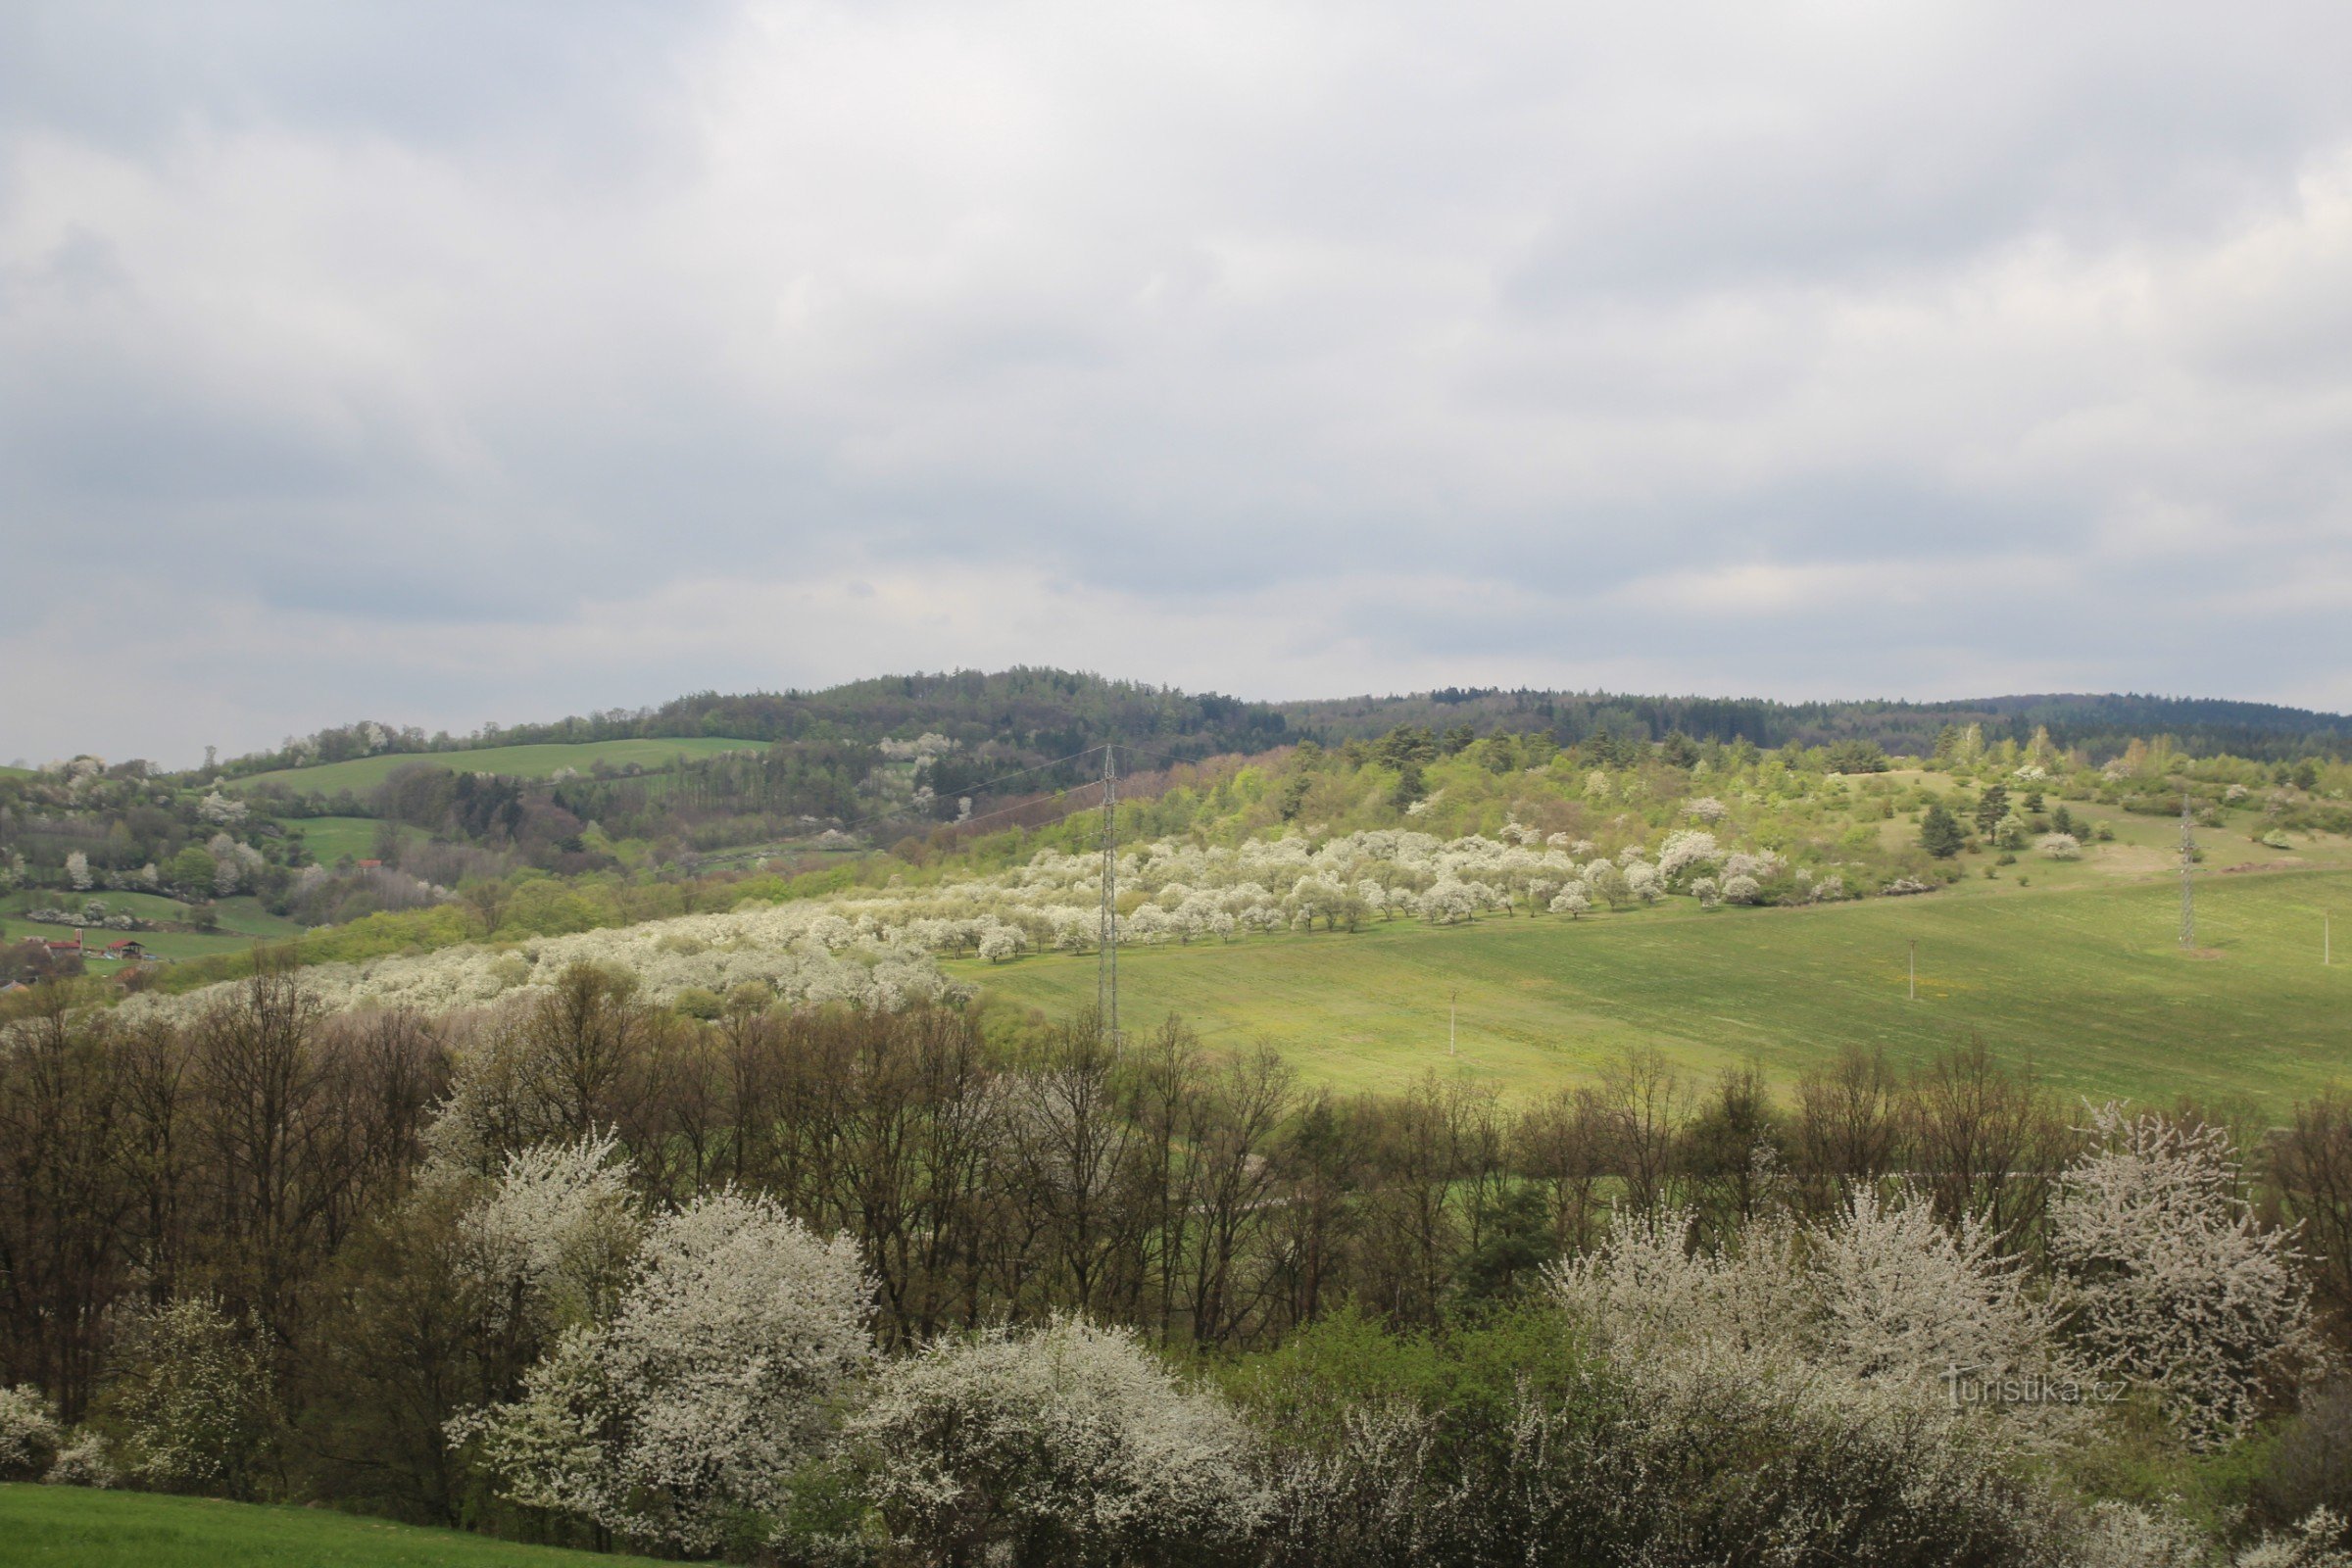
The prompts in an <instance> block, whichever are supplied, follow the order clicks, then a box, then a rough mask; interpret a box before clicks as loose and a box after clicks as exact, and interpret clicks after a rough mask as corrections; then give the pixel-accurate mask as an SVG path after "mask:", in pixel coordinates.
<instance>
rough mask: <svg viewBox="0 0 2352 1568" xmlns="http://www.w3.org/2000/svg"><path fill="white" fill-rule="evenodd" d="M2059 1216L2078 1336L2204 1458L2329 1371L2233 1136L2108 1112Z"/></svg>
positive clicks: (2296, 1276)
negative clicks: (2300, 1385) (2270, 1398)
mask: <svg viewBox="0 0 2352 1568" xmlns="http://www.w3.org/2000/svg"><path fill="white" fill-rule="evenodd" d="M2087 1131H2088V1132H2089V1133H2090V1135H2091V1137H2092V1139H2093V1146H2092V1148H2091V1150H2090V1152H2088V1153H2087V1154H2085V1155H2084V1157H2083V1158H2082V1159H2081V1160H2079V1161H2077V1162H2076V1163H2075V1165H2073V1166H2072V1167H2071V1168H2070V1169H2069V1170H2068V1172H2067V1175H2066V1179H2065V1182H2064V1185H2063V1186H2062V1188H2061V1190H2060V1192H2059V1196H2058V1198H2057V1200H2056V1201H2055V1202H2054V1203H2053V1204H2052V1205H2051V1211H2050V1222H2051V1223H2050V1255H2051V1258H2052V1260H2053V1262H2054V1263H2055V1264H2056V1266H2057V1267H2058V1269H2059V1271H2060V1273H2061V1274H2062V1276H2063V1277H2065V1278H2066V1279H2067V1280H2069V1281H2070V1282H2071V1283H2072V1286H2073V1290H2074V1298H2075V1301H2076V1305H2077V1315H2076V1332H2077V1334H2078V1336H2079V1337H2080V1338H2081V1339H2082V1341H2083V1342H2084V1343H2085V1344H2086V1345H2087V1346H2088V1347H2089V1348H2091V1349H2092V1351H2093V1352H2094V1353H2095V1354H2096V1355H2097V1356H2098V1358H2099V1359H2100V1360H2101V1361H2102V1362H2103V1363H2104V1364H2105V1365H2107V1366H2110V1367H2112V1368H2114V1369H2115V1370H2116V1371H2118V1372H2121V1373H2122V1374H2124V1375H2125V1376H2127V1377H2130V1378H2131V1379H2132V1380H2134V1381H2136V1382H2140V1383H2144V1384H2146V1385H2147V1386H2149V1387H2151V1388H2153V1389H2155V1390H2156V1391H2157V1392H2158V1394H2159V1395H2160V1397H2162V1399H2163V1400H2164V1403H2165V1406H2166V1409H2167V1411H2168V1413H2170V1414H2171V1416H2172V1417H2173V1419H2174V1421H2175V1423H2176V1424H2177V1425H2178V1426H2179V1427H2180V1429H2181V1431H2182V1432H2183V1434H2184V1435H2185V1436H2186V1437H2187V1438H2188V1439H2189V1440H2190V1441H2191V1442H2192V1443H2195V1444H2199V1445H2215V1444H2219V1443H2223V1442H2227V1441H2229V1440H2230V1439H2232V1438H2235V1437H2237V1436H2238V1435H2240V1434H2242V1433H2243V1432H2244V1431H2245V1430H2246V1429H2247V1427H2248V1426H2249V1425H2250V1424H2251V1423H2252V1422H2253V1420H2254V1418H2255V1416H2256V1415H2257V1414H2258V1413H2259V1411H2260V1409H2261V1404H2262V1399H2263V1396H2264V1395H2265V1394H2266V1393H2267V1392H2269V1391H2271V1390H2272V1389H2274V1388H2275V1387H2277V1386H2278V1384H2279V1383H2281V1382H2283V1381H2291V1380H2293V1379H2295V1378H2298V1377H2301V1376H2306V1375H2308V1374H2310V1373H2311V1372H2313V1371H2315V1370H2317V1369H2318V1368H2319V1366H2320V1365H2321V1364H2322V1359H2323V1356H2322V1348H2321V1345H2320V1342H2319V1340H2318V1338H2317V1336H2316V1334H2315V1332H2314V1330H2313V1327H2312V1320H2311V1282H2310V1279H2309V1277H2308V1276H2307V1275H2305V1274H2304V1273H2303V1272H2302V1271H2301V1270H2299V1269H2298V1268H2296V1266H2295V1253H2294V1251H2293V1250H2292V1241H2293V1237H2292V1234H2291V1233H2289V1232H2284V1231H2279V1230H2277V1229H2274V1228H2271V1227H2268V1226H2265V1225H2264V1224H2263V1223H2262V1222H2261V1219H2260V1217H2259V1216H2258V1215H2257V1214H2256V1213H2255V1212H2254V1208H2253V1205H2252V1204H2250V1203H2249V1202H2247V1201H2246V1199H2245V1197H2244V1195H2243V1194H2242V1193H2241V1192H2240V1191H2239V1183H2238V1167H2237V1163H2236V1159H2235V1155H2234V1153H2233V1152H2232V1148H2231V1145H2230V1141H2229V1133H2228V1131H2227V1130H2226V1129H2224V1128H2221V1127H2214V1126H2202V1125H2194V1124H2187V1123H2182V1122H2178V1121H2174V1120H2172V1119H2170V1118H2167V1117H2164V1116H2160V1115H2155V1114H2152V1113H2150V1114H2142V1115H2138V1116H2132V1115H2128V1114H2127V1113H2126V1112H2125V1111H2124V1110H2123V1109H2122V1107H2120V1106H2118V1105H2115V1104H2107V1105H2102V1106H2100V1107H2098V1109H2097V1111H2096V1113H2095V1115H2094V1117H2093V1120H2092V1123H2091V1126H2090V1127H2089V1128H2088V1129H2087Z"/></svg>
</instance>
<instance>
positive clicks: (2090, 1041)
mask: <svg viewBox="0 0 2352 1568" xmlns="http://www.w3.org/2000/svg"><path fill="white" fill-rule="evenodd" d="M2068 869H2069V870H2070V871H2073V870H2074V869H2075V868H2072V867H2070V868H2068ZM2069 880H2070V881H2071V882H2072V885H2070V886H2060V887H2053V888H2049V889H2046V890H2045V889H2044V888H2042V887H2040V886H2039V885H2036V886H2034V888H2033V889H2032V890H2030V891H2019V890H2015V889H2014V888H2009V889H2004V888H2002V887H2000V886H1999V885H1997V884H1990V883H1984V882H1979V883H1976V884H1974V885H1971V884H1968V883H1963V884H1962V886H1961V888H1960V889H1955V890H1952V891H1948V892H1943V893H1936V894H1930V895H1927V896H1924V897H1917V898H1907V899H1871V900H1867V901H1863V902H1859V903H1852V904H1840V905H1829V906H1820V907H1809V908H1789V909H1728V908H1727V909H1723V910H1720V911H1717V912H1714V913H1701V912H1698V911H1697V910H1696V909H1695V908H1694V907H1693V906H1692V905H1691V904H1690V903H1689V902H1688V901H1685V900H1675V901H1672V902H1671V903H1670V904H1668V905H1665V906H1662V907H1659V908H1657V909H1652V910H1643V911H1639V912H1629V913H1625V914H1618V915H1603V916H1595V917H1588V918H1586V919H1583V920H1579V921H1576V922H1573V923H1571V922H1569V921H1567V920H1565V919H1563V918H1560V917H1559V916H1556V915H1545V916H1543V917H1541V918H1527V917H1521V918H1518V919H1500V918H1492V917H1491V918H1488V919H1484V920H1481V921H1480V922H1479V923H1478V924H1477V925H1475V926H1470V927H1454V928H1449V929H1439V928H1433V927H1429V926H1423V925H1419V924H1413V923H1408V922H1404V921H1397V922H1395V923H1393V924H1380V925H1374V926H1372V927H1371V928H1369V929H1367V930H1365V931H1363V932H1360V933H1358V934H1355V935H1348V934H1347V933H1344V932H1342V933H1326V934H1317V935H1312V936H1305V935H1296V934H1294V935H1287V936H1280V937H1274V938H1255V939H1251V940H1249V941H1245V942H1239V943H1235V944H1233V945H1232V946H1230V947H1221V946H1218V945H1216V944H1214V943H1210V944H1206V945H1201V944H1196V945H1194V946H1192V947H1189V948H1186V947H1166V948H1145V949H1123V950H1122V951H1121V952H1120V955H1119V978H1120V994H1121V1009H1122V1010H1121V1018H1122V1021H1123V1022H1124V1023H1126V1024H1127V1025H1128V1026H1129V1027H1130V1028H1134V1027H1139V1026H1146V1025H1152V1024H1156V1023H1157V1021H1158V1020H1159V1019H1160V1018H1161V1017H1162V1016H1164V1015H1165V1014H1166V1013H1167V1012H1169V1011H1170V1010H1174V1011H1176V1012H1178V1013H1180V1014H1182V1015H1183V1016H1185V1017H1187V1018H1189V1019H1191V1020H1192V1021H1193V1022H1194V1023H1195V1024H1196V1026H1197V1027H1199V1029H1200V1030H1201V1034H1202V1036H1203V1038H1204V1039H1205V1040H1207V1041H1208V1042H1209V1043H1211V1044H1212V1045H1219V1046H1238V1045H1242V1044H1246V1043H1248V1042H1250V1041H1252V1040H1257V1039H1264V1040H1268V1041H1270V1042H1272V1043H1274V1044H1276V1045H1278V1046H1279V1047H1280V1048H1281V1049H1282V1050H1283V1052H1284V1053H1285V1054H1287V1055H1288V1056H1289V1057H1290V1059H1291V1060H1292V1061H1293V1062H1294V1063H1295V1064H1296V1065H1297V1067H1298V1068H1299V1072H1300V1074H1301V1076H1302V1077H1303V1078H1304V1079H1306V1080H1307V1081H1309V1082H1314V1083H1323V1084H1331V1085H1334V1086H1338V1087H1343V1088H1350V1089H1352V1088H1368V1089H1396V1088H1397V1087H1400V1086H1402V1085H1404V1084H1407V1083H1409V1082H1411V1081H1412V1080H1414V1079H1415V1078H1417V1077H1418V1076H1419V1075H1420V1074H1422V1073H1423V1072H1425V1071H1427V1070H1429V1069H1431V1068H1436V1069H1439V1070H1441V1071H1448V1072H1452V1071H1458V1072H1462V1073H1466V1074H1468V1075H1470V1076H1471V1077H1473V1078H1475V1079H1478V1080H1482V1081H1485V1082H1489V1083H1493V1084H1495V1085H1497V1086H1499V1087H1500V1088H1502V1089H1503V1090H1504V1091H1506V1092H1508V1093H1511V1094H1528V1093H1541V1092H1543V1091H1544V1090H1546V1089H1548V1088H1550V1087H1552V1086H1554V1085H1558V1084H1562V1083H1569V1082H1575V1081H1578V1080H1580V1079H1585V1078H1589V1077H1590V1076H1591V1075H1592V1074H1593V1072H1594V1071H1595V1070H1596V1069H1597V1068H1598V1067H1599V1066H1600V1065H1601V1064H1602V1063H1604V1062H1606V1061H1608V1060H1610V1059H1612V1058H1614V1057H1615V1056H1616V1055H1617V1054H1619V1053H1620V1052H1622V1051H1623V1050H1624V1049H1625V1048H1626V1047H1628V1046H1633V1045H1645V1044H1646V1045H1655V1046H1657V1047H1658V1048H1659V1049H1660V1050H1662V1051H1664V1052H1665V1053H1666V1054H1668V1055H1670V1056H1671V1057H1673V1058H1675V1059H1676V1060H1678V1061H1679V1062H1681V1063H1683V1064H1685V1065H1687V1066H1688V1067H1690V1068H1691V1069H1692V1070H1695V1071H1700V1072H1707V1071H1711V1070H1713V1069H1715V1068H1719V1067H1722V1066H1725V1065H1728V1064H1732V1063H1735V1062H1739V1061H1742V1060H1745V1059H1748V1058H1751V1057H1752V1058H1754V1059H1756V1060H1758V1061H1760V1062H1761V1063H1762V1064H1763V1066H1764V1067H1765V1069H1766V1070H1767V1072H1768V1073H1770V1074H1771V1075H1772V1076H1773V1077H1774V1078H1775V1079H1776V1080H1778V1081H1780V1082H1783V1083H1786V1082H1788V1081H1789V1080H1790V1079H1792V1078H1793V1077H1794V1076H1795V1075H1796V1074H1797V1073H1798V1072H1800V1071H1801V1070H1803V1069H1804V1068H1805V1067H1806V1066H1807V1065H1809V1064H1811V1063H1816V1062H1821V1061H1825V1060H1827V1059H1829V1058H1831V1057H1832V1056H1834V1055H1835V1054H1836V1053H1837V1052H1838V1050H1839V1049H1840V1048H1842V1047H1845V1046H1847V1045H1851V1044H1860V1045H1864V1046H1883V1047H1884V1048H1886V1050H1887V1053H1888V1054H1889V1055H1890V1056H1892V1057H1894V1058H1896V1059H1897V1060H1901V1061H1915V1060H1918V1059H1920V1058H1922V1057H1924V1056H1926V1055H1928V1054H1933V1053H1935V1052H1936V1051H1938V1050H1940V1049H1942V1048H1944V1047H1946V1046H1949V1045H1951V1044H1953V1043H1955V1042H1961V1041H1965V1040H1967V1039H1969V1038H1970V1037H1971V1036H1977V1037H1981V1038H1982V1039H1983V1040H1984V1041H1985V1043H1986V1044H1987V1045H1988V1046H1990V1047H1991V1048H1992V1049H1994V1050H1995V1051H1996V1052H1997V1053H1999V1054H2001V1055H2003V1056H2004V1057H2008V1058H2012V1059H2025V1058H2031V1059H2032V1060H2034V1062H2035V1063H2036V1064H2037V1065H2038V1066H2039V1067H2040V1068H2041V1069H2042V1071H2043V1072H2044V1073H2045V1074H2046V1075H2047V1076H2048V1077H2049V1078H2050V1079H2051V1080H2053V1081H2054V1082H2056V1083H2057V1084H2058V1085H2060V1086H2061V1087H2063V1088H2066V1089H2069V1090H2078V1091H2081V1092H2082V1093H2085V1094H2098V1095H2110V1094H2123V1095H2130V1096H2132V1097H2135V1098H2142V1099H2149V1100H2158V1101H2162V1100H2168V1099H2170V1098H2171V1097H2172V1096H2174V1095H2177V1094H2180V1093H2182V1092H2189V1093H2195V1094H2199V1095H2208V1096H2214V1097H2240V1098H2243V1099H2245V1100H2247V1101H2250V1102H2252V1103H2254V1105H2255V1106H2257V1107H2259V1108H2261V1109H2263V1110H2266V1111H2271V1112H2276V1111H2278V1110H2282V1109H2284V1108H2285V1106H2286V1105H2287V1104H2289V1103H2291V1102H2292V1101H2293V1100H2294V1099H2295V1097H2297V1096H2299V1095H2304V1094H2308V1093H2309V1092H2311V1091H2313V1090H2315V1089H2317V1088H2319V1087H2320V1086H2322V1085H2323V1084H2325V1083H2327V1082H2328V1081H2330V1080H2332V1079H2339V1078H2341V1079H2348V1080H2352V872H2347V871H2342V870H2302V871H2280V872H2268V873H2264V872H2244V873H2236V874H2214V875H2209V876H2206V877H2205V878H2203V879H2202V880H2201V882H2200V885H2199V888H2198V893H2197V933H2198V939H2199V942H2200V944H2201V946H2202V953H2201V954H2200V955H2197V956H2192V955H2189V954H2184V953H2182V952H2181V951H2180V947H2179V945H2178V942H2177V940H2176V927H2177V923H2178V916H2179V908H2180V897H2179V892H2178V890H2177V887H2176V886H2175V885H2173V884H2172V883H2171V882H2169V881H2159V880H2153V879H2147V880H2141V879H2129V880H2110V881H2107V882H2093V881H2084V880H2074V879H2073V878H2071V877H2070V879H2069ZM2327 909H2333V910H2334V911H2336V912H2337V914H2338V915H2339V916H2341V918H2338V919H2337V921H2336V923H2337V924H2338V925H2342V926H2343V927H2344V929H2343V930H2342V931H2339V932H2337V933H2336V946H2337V949H2338V951H2339V956H2338V957H2337V958H2336V960H2335V963H2334V966H2333V967H2322V965H2321V962H2320V958H2321V916H2322V912H2323V911H2324V910H2327ZM1913 942H1917V944H1918V949H1919V997H1918V1000H1917V1001H1912V1000H1910V999H1909V995H1908V992H1909V979H1908V968H1907V965H1908V961H1909V953H1910V944H1911V943H1913ZM949 967H951V968H952V969H954V970H956V972H957V973H958V974H959V975H960V976H961V977H963V978H966V979H970V980H974V981H978V982H980V983H982V984H984V985H986V986H988V987H990V988H991V989H992V990H993V991H994V992H996V993H997V994H998V995H1000V996H1003V997H1005V998H1007V999H1009V1000H1012V1001H1015V1002H1019V1003H1025V1004H1029V1005H1036V1006H1039V1007H1042V1008H1044V1009H1046V1010H1048V1011H1049V1012H1054V1013H1059V1012H1063V1011H1067V1010H1069V1009H1073V1008H1075V1007H1078V1006H1082V1005H1089V1004H1091V1003H1092V1002H1093V1001H1094V997H1095V960H1094V958H1093V957H1092V956H1062V955H1044V956H1034V957H1027V958H1022V959H1018V960H1015V961H1013V962H1010V963H1005V964H1000V965H990V964H987V963H982V962H979V961H976V960H967V961H964V962H960V963H956V964H952V965H950V966H949ZM1457 993H1458V998H1457V995H1456V994H1457ZM1449 1002H1451V1003H1453V1005H1454V1006H1455V1008H1456V1016H1457V1024H1456V1030H1457V1038H1458V1043H1457V1045H1456V1047H1455V1054H1448V1052H1447V1045H1446V1039H1447V1007H1448V1004H1449Z"/></svg>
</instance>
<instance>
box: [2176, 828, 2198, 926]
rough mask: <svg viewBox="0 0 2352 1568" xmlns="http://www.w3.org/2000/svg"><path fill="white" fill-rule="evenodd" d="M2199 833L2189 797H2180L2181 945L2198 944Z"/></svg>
mask: <svg viewBox="0 0 2352 1568" xmlns="http://www.w3.org/2000/svg"><path fill="white" fill-rule="evenodd" d="M2196 864H2197V835H2196V832H2195V823H2194V822H2193V821H2192V820H2191V819H2190V817H2189V814H2188V797H2187V796H2185V795H2183V796H2181V797H2180V946H2181V947H2182V948H2184V949H2186V948H2193V947H2195V946H2196V945H2197V894H2196Z"/></svg>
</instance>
